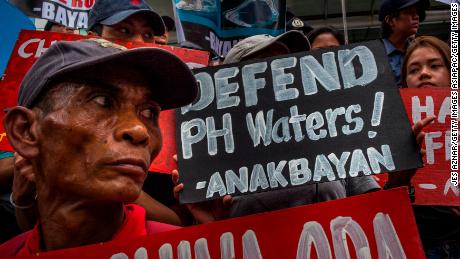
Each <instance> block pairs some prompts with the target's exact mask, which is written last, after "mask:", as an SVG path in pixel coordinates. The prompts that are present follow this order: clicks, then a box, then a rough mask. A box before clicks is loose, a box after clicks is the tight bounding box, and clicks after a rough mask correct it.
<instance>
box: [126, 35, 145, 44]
mask: <svg viewBox="0 0 460 259" xmlns="http://www.w3.org/2000/svg"><path fill="white" fill-rule="evenodd" d="M129 41H132V42H138V43H144V38H143V37H142V34H140V33H135V34H133V35H132V36H131V38H130V39H129Z"/></svg>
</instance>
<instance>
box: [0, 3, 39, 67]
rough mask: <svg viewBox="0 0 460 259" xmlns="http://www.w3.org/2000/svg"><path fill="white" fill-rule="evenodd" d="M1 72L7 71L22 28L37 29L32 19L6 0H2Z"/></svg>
mask: <svg viewBox="0 0 460 259" xmlns="http://www.w3.org/2000/svg"><path fill="white" fill-rule="evenodd" d="M0 13H1V14H2V15H0V34H1V36H0V46H2V47H1V48H0V72H1V74H3V72H4V71H5V68H6V65H7V64H8V60H9V59H10V55H11V52H12V51H13V48H14V44H15V43H16V39H17V38H18V35H19V32H21V30H22V29H27V30H35V26H34V24H33V23H32V21H31V20H30V19H29V18H28V17H27V16H26V15H25V14H24V13H22V12H21V11H20V10H19V9H17V8H16V7H14V6H12V5H11V4H10V3H8V2H7V1H6V0H0Z"/></svg>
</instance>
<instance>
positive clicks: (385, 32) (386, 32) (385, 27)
mask: <svg viewBox="0 0 460 259" xmlns="http://www.w3.org/2000/svg"><path fill="white" fill-rule="evenodd" d="M399 14H400V12H399V10H397V11H394V12H392V13H390V14H389V15H388V16H389V17H390V19H392V18H398V17H399ZM392 32H393V30H392V29H391V26H390V24H388V23H387V22H386V21H385V18H383V21H382V38H388V37H390V35H391V33H392Z"/></svg>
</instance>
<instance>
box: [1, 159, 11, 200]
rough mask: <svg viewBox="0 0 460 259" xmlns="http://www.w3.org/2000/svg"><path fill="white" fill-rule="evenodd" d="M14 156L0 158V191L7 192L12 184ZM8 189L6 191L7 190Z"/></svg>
mask: <svg viewBox="0 0 460 259" xmlns="http://www.w3.org/2000/svg"><path fill="white" fill-rule="evenodd" d="M13 175H14V158H13V157H6V158H3V159H0V190H1V192H0V193H7V192H9V190H10V189H11V185H12V184H13ZM7 190H8V191H7Z"/></svg>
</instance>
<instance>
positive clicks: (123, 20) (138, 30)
mask: <svg viewBox="0 0 460 259" xmlns="http://www.w3.org/2000/svg"><path fill="white" fill-rule="evenodd" d="M88 27H89V30H90V31H89V33H90V34H92V35H98V36H101V37H103V38H105V39H109V40H112V39H114V40H125V41H131V42H139V43H153V42H154V41H155V37H157V36H160V35H164V33H165V25H164V23H163V20H162V18H161V17H160V16H159V15H158V14H157V13H156V12H155V11H153V9H152V8H151V7H150V6H149V5H148V4H146V3H145V2H144V1H143V0H137V1H132V0H117V1H109V0H98V1H97V2H96V3H95V4H94V6H93V8H92V9H91V12H90V13H89V22H88ZM16 164H17V165H18V163H16ZM16 167H18V166H16ZM18 169H19V170H18V171H20V168H18ZM145 183H146V184H145V185H144V192H142V193H141V195H140V197H139V199H138V200H137V201H136V202H137V203H138V204H140V205H141V206H143V207H144V208H145V209H146V211H147V218H149V219H152V220H156V221H161V222H164V223H169V224H174V225H180V224H181V220H180V218H179V216H178V215H177V214H176V213H175V212H174V211H173V210H171V209H170V208H168V207H167V206H165V205H164V204H166V205H172V204H175V200H174V197H173V196H172V191H171V190H172V188H173V184H172V181H171V179H170V177H169V175H167V174H156V173H151V174H149V175H148V177H147V179H146V181H145ZM32 189H33V184H31V183H30V182H28V181H26V180H25V179H23V178H22V173H16V174H15V182H14V184H13V194H12V196H11V201H12V203H13V204H15V205H17V206H15V207H16V217H17V221H18V223H19V225H20V227H21V228H22V229H23V230H28V229H30V228H31V227H32V225H33V224H34V222H35V218H36V217H35V215H34V214H35V213H34V209H35V208H34V201H33V196H31V195H27V194H30V193H31V192H32V191H33V190H32ZM153 197H155V198H153ZM24 205H25V206H24Z"/></svg>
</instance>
